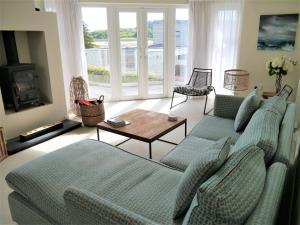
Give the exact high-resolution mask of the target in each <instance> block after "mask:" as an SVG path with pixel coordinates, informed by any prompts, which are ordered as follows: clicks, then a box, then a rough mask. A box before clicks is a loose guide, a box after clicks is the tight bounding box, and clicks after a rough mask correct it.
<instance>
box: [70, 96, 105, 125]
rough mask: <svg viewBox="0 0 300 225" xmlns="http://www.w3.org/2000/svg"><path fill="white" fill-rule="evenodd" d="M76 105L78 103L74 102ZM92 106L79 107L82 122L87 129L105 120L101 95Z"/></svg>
mask: <svg viewBox="0 0 300 225" xmlns="http://www.w3.org/2000/svg"><path fill="white" fill-rule="evenodd" d="M75 102H76V103H78V102H79V101H78V100H77V101H75ZM96 102H97V103H96V104H95V105H94V104H92V105H89V106H87V105H83V104H79V105H80V111H81V117H82V122H83V124H84V125H85V126H87V127H94V126H96V125H97V124H98V123H100V122H102V121H104V120H105V110H104V105H103V103H104V96H103V95H101V96H100V97H99V99H98V100H97V101H96Z"/></svg>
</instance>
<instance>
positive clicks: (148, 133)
mask: <svg viewBox="0 0 300 225" xmlns="http://www.w3.org/2000/svg"><path fill="white" fill-rule="evenodd" d="M119 117H120V118H122V119H124V120H127V121H128V122H130V124H128V125H126V126H124V127H119V128H114V127H111V126H110V125H108V124H107V123H106V122H101V123H98V124H97V129H101V130H106V131H109V132H112V133H116V134H120V135H123V136H126V137H129V138H133V139H137V140H140V141H145V142H152V141H155V140H157V139H158V138H160V137H161V136H163V135H165V134H167V133H169V132H170V131H172V130H174V129H175V128H177V127H179V126H180V125H182V124H184V123H186V118H183V117H178V119H177V121H174V122H173V121H168V115H167V114H163V113H158V112H152V111H148V110H143V109H135V110H132V111H130V112H127V113H125V114H122V115H119Z"/></svg>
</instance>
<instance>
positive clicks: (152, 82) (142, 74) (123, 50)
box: [116, 8, 167, 99]
mask: <svg viewBox="0 0 300 225" xmlns="http://www.w3.org/2000/svg"><path fill="white" fill-rule="evenodd" d="M116 14H117V18H118V21H117V24H118V30H117V37H118V46H119V51H117V52H116V53H117V55H119V69H120V70H119V74H120V76H119V77H118V80H119V82H118V83H119V84H120V85H119V87H120V88H119V91H118V92H117V93H116V95H117V98H118V99H136V98H151V97H163V96H165V95H166V84H165V83H166V82H165V79H166V78H165V77H166V76H165V75H166V72H165V71H166V66H165V61H166V53H167V49H166V47H165V46H166V45H165V43H166V31H167V27H166V26H167V23H166V19H165V17H166V11H165V10H164V9H138V8H137V9H126V8H119V9H117V13H116Z"/></svg>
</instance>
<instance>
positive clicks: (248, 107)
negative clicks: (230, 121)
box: [234, 89, 261, 131]
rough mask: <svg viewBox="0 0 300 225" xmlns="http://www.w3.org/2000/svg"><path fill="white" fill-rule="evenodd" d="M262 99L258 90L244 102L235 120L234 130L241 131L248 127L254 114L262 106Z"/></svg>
mask: <svg viewBox="0 0 300 225" xmlns="http://www.w3.org/2000/svg"><path fill="white" fill-rule="evenodd" d="M260 101H261V99H260V97H259V95H258V93H257V89H254V90H253V91H252V92H251V93H250V94H249V95H248V96H247V97H246V98H245V99H244V101H243V102H242V104H241V105H240V108H239V110H238V112H237V114H236V117H235V120H234V130H235V131H241V130H243V129H244V128H245V127H246V126H247V123H248V122H249V120H250V119H251V116H252V115H253V113H254V112H255V111H256V110H257V109H258V107H259V105H260Z"/></svg>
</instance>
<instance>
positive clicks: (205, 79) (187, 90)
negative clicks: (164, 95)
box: [170, 68, 216, 115]
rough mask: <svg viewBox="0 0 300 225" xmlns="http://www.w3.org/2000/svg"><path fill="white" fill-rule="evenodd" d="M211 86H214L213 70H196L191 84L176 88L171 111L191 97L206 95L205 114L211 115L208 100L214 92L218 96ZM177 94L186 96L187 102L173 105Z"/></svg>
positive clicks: (190, 81) (191, 78)
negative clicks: (207, 107) (207, 106)
mask: <svg viewBox="0 0 300 225" xmlns="http://www.w3.org/2000/svg"><path fill="white" fill-rule="evenodd" d="M211 84H212V69H201V68H194V69H193V73H192V75H191V77H190V80H189V82H188V83H187V84H186V85H183V86H179V87H175V88H174V90H173V96H172V101H171V107H170V109H172V108H173V107H175V106H177V105H179V104H181V103H184V102H186V101H187V100H188V97H189V96H204V95H205V96H206V98H205V105H204V111H203V114H204V115H206V114H208V113H210V112H211V111H212V109H210V110H209V111H208V112H206V105H207V98H208V95H209V94H210V92H211V91H214V93H215V94H216V90H215V88H214V87H213V86H212V85H211ZM175 93H178V94H182V95H186V98H185V100H184V101H182V102H180V103H178V104H176V105H173V100H174V95H175Z"/></svg>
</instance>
